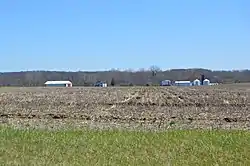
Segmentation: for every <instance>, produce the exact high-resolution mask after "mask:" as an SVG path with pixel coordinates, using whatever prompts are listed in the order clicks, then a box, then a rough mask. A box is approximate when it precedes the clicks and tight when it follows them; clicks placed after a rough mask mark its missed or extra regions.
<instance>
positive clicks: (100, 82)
mask: <svg viewBox="0 0 250 166" xmlns="http://www.w3.org/2000/svg"><path fill="white" fill-rule="evenodd" d="M95 86H96V87H107V86H108V84H107V83H106V82H103V81H97V82H96V83H95Z"/></svg>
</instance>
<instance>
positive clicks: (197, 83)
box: [193, 79, 201, 86]
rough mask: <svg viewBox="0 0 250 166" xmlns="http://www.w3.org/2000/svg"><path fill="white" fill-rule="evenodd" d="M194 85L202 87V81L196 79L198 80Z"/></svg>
mask: <svg viewBox="0 0 250 166" xmlns="http://www.w3.org/2000/svg"><path fill="white" fill-rule="evenodd" d="M193 85H194V86H200V85H201V81H200V80H198V79H196V80H194V81H193Z"/></svg>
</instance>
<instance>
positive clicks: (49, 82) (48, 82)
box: [45, 81, 72, 85]
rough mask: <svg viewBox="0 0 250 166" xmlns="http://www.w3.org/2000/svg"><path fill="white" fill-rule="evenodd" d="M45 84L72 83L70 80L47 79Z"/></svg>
mask: <svg viewBox="0 0 250 166" xmlns="http://www.w3.org/2000/svg"><path fill="white" fill-rule="evenodd" d="M45 84H46V85H47V84H72V83H71V82H70V81H47V82H45Z"/></svg>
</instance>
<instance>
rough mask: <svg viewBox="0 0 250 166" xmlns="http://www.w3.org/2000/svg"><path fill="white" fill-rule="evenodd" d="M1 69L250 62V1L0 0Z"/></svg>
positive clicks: (244, 64)
mask: <svg viewBox="0 0 250 166" xmlns="http://www.w3.org/2000/svg"><path fill="white" fill-rule="evenodd" d="M0 56H1V63H0V72H4V71H20V70H67V71H77V70H105V69H111V68H120V69H127V68H133V69H138V68H148V67H149V66H151V65H157V66H159V67H161V68H162V69H170V68H208V69H214V70H217V69H226V70H231V69H246V68H250V1H249V0H40V1H38V0H37V1H35V0H0Z"/></svg>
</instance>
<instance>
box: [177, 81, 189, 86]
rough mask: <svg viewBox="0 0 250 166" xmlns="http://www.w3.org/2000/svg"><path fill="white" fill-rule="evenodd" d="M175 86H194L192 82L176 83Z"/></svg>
mask: <svg viewBox="0 0 250 166" xmlns="http://www.w3.org/2000/svg"><path fill="white" fill-rule="evenodd" d="M174 84H175V86H192V83H191V81H175V82H174Z"/></svg>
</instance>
